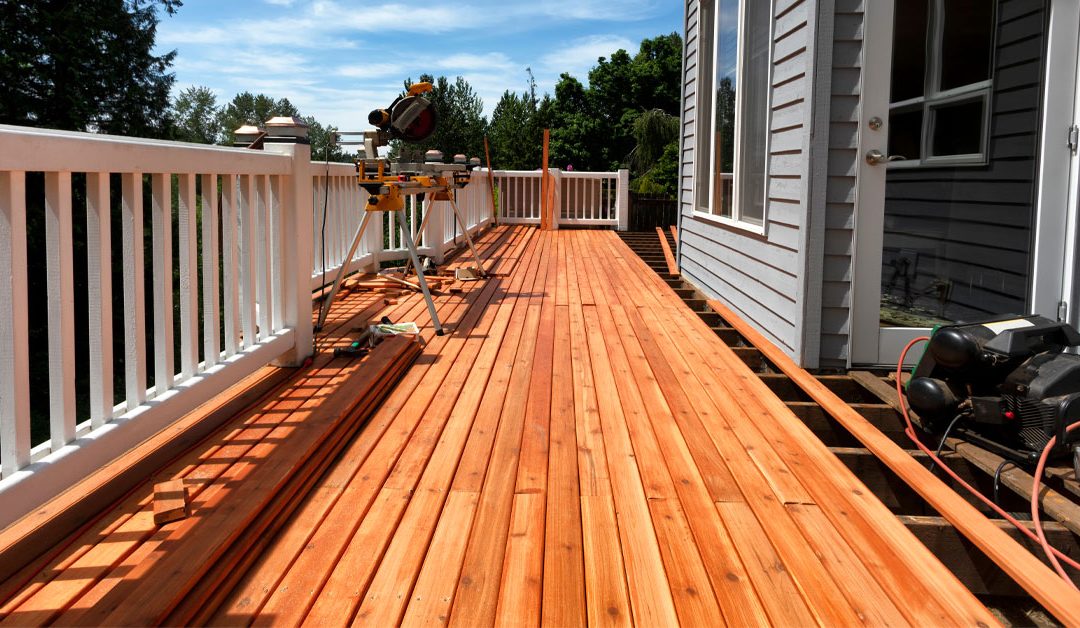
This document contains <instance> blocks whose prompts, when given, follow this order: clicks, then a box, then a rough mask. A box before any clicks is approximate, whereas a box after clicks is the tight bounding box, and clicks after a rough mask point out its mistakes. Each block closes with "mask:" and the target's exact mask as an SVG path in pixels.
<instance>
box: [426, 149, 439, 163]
mask: <svg viewBox="0 0 1080 628" xmlns="http://www.w3.org/2000/svg"><path fill="white" fill-rule="evenodd" d="M442 160H443V154H442V151H441V150H436V149H434V148H433V149H431V150H429V151H428V152H426V153H424V161H432V162H441V161H442Z"/></svg>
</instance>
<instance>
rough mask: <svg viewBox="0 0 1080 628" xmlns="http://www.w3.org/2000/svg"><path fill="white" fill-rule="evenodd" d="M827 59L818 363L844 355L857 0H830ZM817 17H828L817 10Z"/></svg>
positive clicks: (858, 47) (858, 51) (858, 55)
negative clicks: (823, 231) (829, 46)
mask: <svg viewBox="0 0 1080 628" xmlns="http://www.w3.org/2000/svg"><path fill="white" fill-rule="evenodd" d="M831 13H832V15H831V17H832V24H831V25H830V26H831V30H832V38H831V47H832V50H831V52H832V62H831V70H830V71H829V74H828V77H827V78H828V94H829V106H828V112H827V115H828V137H827V138H823V139H824V141H825V142H826V145H827V155H828V157H827V160H826V163H827V166H826V172H825V194H824V198H823V202H824V209H825V234H824V251H823V254H824V259H823V263H822V267H821V268H822V270H821V340H820V351H821V353H820V360H819V365H820V366H822V367H837V366H844V365H846V363H847V358H848V333H849V329H848V327H849V322H850V316H851V314H850V309H851V277H852V276H851V258H852V253H853V251H854V246H855V244H854V242H855V240H854V238H855V231H854V225H855V190H856V178H855V177H856V174H857V171H858V166H859V154H858V146H859V95H860V94H859V90H860V86H861V82H862V36H863V3H862V0H835V3H834V8H833V11H832V12H831ZM822 19H823V20H826V19H828V17H827V16H826V15H825V14H824V12H823V14H822Z"/></svg>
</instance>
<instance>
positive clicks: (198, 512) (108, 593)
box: [0, 336, 421, 625]
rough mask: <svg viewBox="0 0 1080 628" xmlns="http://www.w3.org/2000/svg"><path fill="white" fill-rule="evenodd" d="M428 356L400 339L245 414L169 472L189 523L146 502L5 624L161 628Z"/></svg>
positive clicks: (263, 533) (25, 593) (237, 569)
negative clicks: (162, 515) (160, 516)
mask: <svg viewBox="0 0 1080 628" xmlns="http://www.w3.org/2000/svg"><path fill="white" fill-rule="evenodd" d="M420 351H421V349H420V345H419V343H418V342H416V340H415V339H414V338H409V337H405V336H398V337H394V338H391V339H389V340H387V341H385V342H384V343H382V344H381V345H379V346H378V347H377V348H376V349H375V350H374V351H372V352H371V354H369V355H368V356H367V357H366V358H365V359H363V360H360V361H352V362H350V361H348V360H333V359H328V358H325V357H324V358H322V359H320V360H318V361H317V362H316V363H315V364H314V365H313V366H312V367H311V368H310V369H308V370H307V371H306V372H305V373H304V374H303V376H302V377H300V378H299V380H298V381H297V382H296V383H295V384H294V385H293V386H291V387H290V388H289V389H288V391H287V392H286V393H285V394H283V395H281V396H280V397H277V398H275V399H273V400H271V401H269V402H267V403H266V404H264V405H262V406H261V407H259V408H258V409H255V410H253V411H250V412H247V413H245V414H243V415H240V416H238V417H237V418H235V419H234V420H233V421H232V423H231V424H230V425H229V426H228V427H227V428H226V429H223V430H222V431H220V432H218V433H217V434H216V435H215V437H214V438H212V439H211V440H210V441H209V442H206V443H204V445H203V446H201V447H199V448H197V449H196V450H194V451H192V452H191V453H190V454H189V455H187V456H185V457H184V458H183V459H181V460H180V461H179V462H178V463H177V464H175V465H173V466H172V468H171V469H169V470H168V471H167V472H166V473H165V474H162V476H161V477H159V479H173V480H181V481H182V482H183V486H184V487H185V488H186V489H187V491H188V494H189V495H190V515H189V516H186V517H183V518H181V519H180V520H178V521H174V522H172V523H168V524H165V525H160V526H159V525H157V524H155V522H154V510H155V508H154V503H153V501H154V500H153V497H150V498H149V499H145V498H144V499H143V500H142V501H141V502H140V503H138V504H137V505H136V507H135V508H131V509H130V512H129V516H127V517H125V518H123V519H122V520H117V521H114V522H113V525H110V526H109V527H108V528H106V529H103V530H100V531H99V535H100V536H103V537H105V538H101V539H98V542H97V544H96V545H94V546H93V547H92V548H90V550H89V551H88V552H86V553H85V554H82V555H79V556H75V555H70V556H68V557H67V560H65V561H62V562H61V563H60V564H57V565H54V566H53V568H52V569H49V570H45V571H43V572H41V573H39V574H38V575H37V576H36V577H35V578H34V579H33V580H31V581H30V582H29V583H28V585H27V586H23V587H22V588H21V590H19V591H18V593H17V594H16V595H15V596H14V597H12V598H11V599H9V600H7V602H6V603H5V604H4V606H3V607H0V617H3V618H4V623H5V624H14V625H40V624H45V623H49V622H54V621H56V622H59V623H63V624H88V623H89V624H107V625H133V624H139V625H145V624H157V623H161V622H163V621H165V619H166V618H167V617H168V616H169V614H170V613H171V612H172V611H174V609H176V607H177V606H178V605H179V604H180V603H181V602H183V601H184V600H185V599H189V596H194V597H200V593H199V592H201V591H208V590H210V591H212V590H213V589H215V588H216V587H217V585H218V584H219V583H223V582H225V581H227V580H228V579H229V578H231V577H235V574H236V573H241V572H242V571H243V563H244V562H245V561H248V560H250V559H251V557H252V556H254V555H257V553H258V551H257V550H258V547H259V544H260V543H261V542H265V540H266V539H268V538H270V537H271V536H272V534H273V532H274V531H275V530H276V528H277V527H279V526H280V524H281V522H283V521H285V520H286V519H287V518H288V516H289V515H290V514H291V512H292V510H293V509H295V508H296V506H297V505H298V504H299V503H300V502H301V501H302V499H303V497H304V496H305V495H306V494H307V492H308V491H309V490H310V488H311V486H312V484H313V483H314V481H315V480H316V479H317V478H318V477H319V476H320V475H321V473H322V472H323V471H324V470H325V469H326V467H327V466H328V465H329V464H330V463H331V462H332V461H333V460H334V458H335V456H336V455H337V453H339V452H340V450H341V448H342V447H343V446H344V444H345V443H347V442H348V440H349V439H350V438H351V436H352V435H353V434H354V433H355V432H356V430H357V429H358V428H359V427H360V425H361V424H362V423H363V422H364V420H365V419H366V418H367V417H368V416H369V415H370V414H371V412H372V411H373V410H374V409H375V408H376V407H377V406H378V404H379V403H380V402H381V400H382V399H383V398H384V397H385V395H386V394H387V393H388V392H389V391H390V390H391V389H392V387H393V386H394V384H395V383H396V381H397V380H398V379H399V378H400V377H401V376H402V374H403V373H404V372H405V371H406V370H407V369H408V367H409V365H410V364H411V363H412V361H413V360H414V359H415V358H416V356H417V355H418V354H419V353H420ZM334 389H347V390H349V391H350V393H351V394H348V395H336V396H333V395H331V394H330V393H332V392H333V390H334ZM118 567H120V568H119V569H118ZM56 571H60V572H62V573H60V574H59V575H57V574H56ZM51 576H56V577H51ZM131 600H139V603H138V604H131V603H130V601H131ZM180 623H183V620H182V619H181V621H180Z"/></svg>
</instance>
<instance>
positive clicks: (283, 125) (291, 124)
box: [266, 116, 308, 139]
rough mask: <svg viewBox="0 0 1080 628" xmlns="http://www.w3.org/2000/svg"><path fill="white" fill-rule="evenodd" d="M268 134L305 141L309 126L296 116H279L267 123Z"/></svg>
mask: <svg viewBox="0 0 1080 628" xmlns="http://www.w3.org/2000/svg"><path fill="white" fill-rule="evenodd" d="M266 134H267V135H268V136H270V137H295V138H299V139H304V138H307V136H308V124H307V122H304V121H303V120H301V119H300V118H298V117H296V116H277V117H275V118H270V119H269V120H267V121H266Z"/></svg>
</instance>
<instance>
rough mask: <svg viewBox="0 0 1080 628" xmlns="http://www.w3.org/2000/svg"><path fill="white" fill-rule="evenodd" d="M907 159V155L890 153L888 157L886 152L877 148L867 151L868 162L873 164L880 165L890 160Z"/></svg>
mask: <svg viewBox="0 0 1080 628" xmlns="http://www.w3.org/2000/svg"><path fill="white" fill-rule="evenodd" d="M905 159H907V157H904V156H903V155H889V156H888V157H886V156H885V154H884V153H882V152H881V151H880V150H878V149H876V148H875V149H873V150H870V151H867V153H866V163H868V164H870V165H871V166H879V165H881V164H884V163H888V162H890V161H903V160H905Z"/></svg>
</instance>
